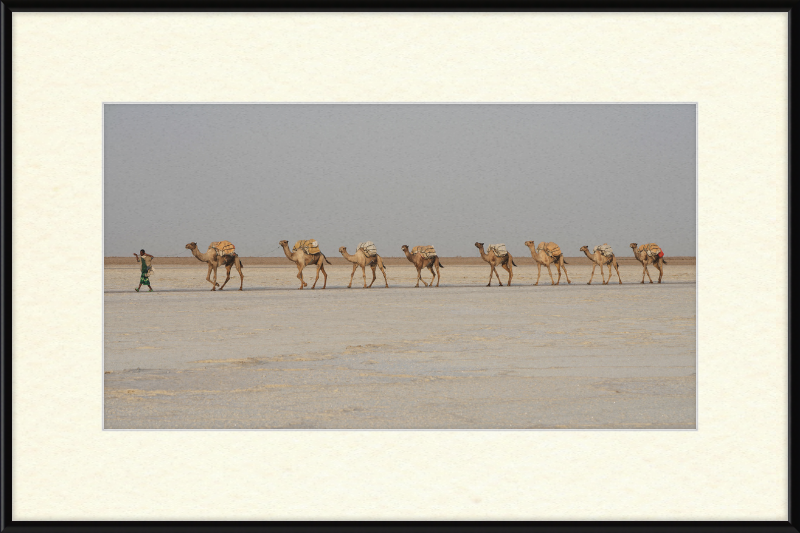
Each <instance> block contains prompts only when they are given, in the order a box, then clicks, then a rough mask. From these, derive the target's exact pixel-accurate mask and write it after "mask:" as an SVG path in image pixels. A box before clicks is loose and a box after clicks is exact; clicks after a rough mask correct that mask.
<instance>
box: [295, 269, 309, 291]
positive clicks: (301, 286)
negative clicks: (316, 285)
mask: <svg viewBox="0 0 800 533" xmlns="http://www.w3.org/2000/svg"><path fill="white" fill-rule="evenodd" d="M296 264H297V279H299V280H300V289H298V290H301V291H302V290H303V287H305V286H306V285H308V283H306V282H305V281H303V267H304V266H305V265H301V264H300V263H296Z"/></svg>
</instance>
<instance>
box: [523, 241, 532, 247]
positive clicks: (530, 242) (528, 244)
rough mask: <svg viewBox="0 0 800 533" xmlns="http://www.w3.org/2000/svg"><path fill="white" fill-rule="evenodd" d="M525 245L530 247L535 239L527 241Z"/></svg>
mask: <svg viewBox="0 0 800 533" xmlns="http://www.w3.org/2000/svg"><path fill="white" fill-rule="evenodd" d="M525 246H527V247H528V248H530V247H531V246H533V241H525Z"/></svg>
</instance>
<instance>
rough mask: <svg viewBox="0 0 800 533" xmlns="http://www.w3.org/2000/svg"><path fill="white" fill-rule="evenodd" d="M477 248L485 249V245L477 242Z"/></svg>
mask: <svg viewBox="0 0 800 533" xmlns="http://www.w3.org/2000/svg"><path fill="white" fill-rule="evenodd" d="M475 248H483V243H482V242H476V243H475Z"/></svg>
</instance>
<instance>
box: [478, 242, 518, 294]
mask: <svg viewBox="0 0 800 533" xmlns="http://www.w3.org/2000/svg"><path fill="white" fill-rule="evenodd" d="M475 247H476V248H477V249H478V251H479V252H480V253H481V259H483V260H484V261H486V262H487V263H489V266H491V267H492V269H491V270H490V271H489V284H488V285H486V286H487V287H491V286H492V274H494V275H495V276H497V283H499V284H500V286H501V287H502V286H503V282H502V281H500V274H498V273H497V270H495V267H497V266H498V265H499V266H501V267H503V268H504V269H506V271H507V272H508V286H509V287H510V286H511V278H513V277H514V272H513V267H512V265H513V266H517V264H516V263H515V262H514V258H513V257H511V254H510V253H507V254H506V255H503V256H497V255H495V253H494V248H489V253H488V254H487V253H485V252H484V251H483V243H482V242H476V243H475Z"/></svg>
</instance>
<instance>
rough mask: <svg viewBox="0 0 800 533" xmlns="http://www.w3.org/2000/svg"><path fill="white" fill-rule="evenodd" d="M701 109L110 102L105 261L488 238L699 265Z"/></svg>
mask: <svg viewBox="0 0 800 533" xmlns="http://www.w3.org/2000/svg"><path fill="white" fill-rule="evenodd" d="M695 120H696V117H695V106H694V105H686V104H681V105H676V104H668V105H653V104H635V105H614V104H601V105H594V104H591V105H576V104H560V105H556V104H541V105H540V104H511V105H509V104H502V105H498V104H455V105H454V104H299V105H298V104H266V105H265V104H210V105H201V104H167V105H164V104H107V105H106V106H105V118H104V128H105V135H104V137H105V138H104V165H105V168H104V195H105V205H104V216H105V221H104V243H105V250H104V253H105V255H106V256H125V255H131V254H132V253H133V252H138V251H139V249H141V248H144V249H145V250H147V252H148V253H152V254H153V255H155V256H163V255H185V256H187V257H188V256H189V252H188V251H187V250H185V249H184V245H185V244H186V243H188V242H191V241H196V242H197V244H198V246H199V247H200V249H201V250H205V249H206V248H207V246H208V244H209V243H210V242H212V241H220V240H228V241H231V242H232V243H234V244H235V245H236V251H237V252H238V253H239V255H241V256H242V257H247V256H265V255H269V256H279V255H282V254H283V252H282V251H281V250H280V249H276V248H277V246H278V241H279V240H281V239H286V240H288V241H289V242H290V244H293V243H294V241H296V240H298V239H310V238H313V239H317V241H319V245H320V248H321V249H322V251H323V253H325V254H326V255H327V256H329V257H338V256H339V253H338V248H339V247H340V246H343V245H344V246H347V247H348V251H350V253H354V252H355V247H356V245H357V244H358V243H359V242H361V241H367V240H370V241H374V242H375V244H376V245H377V247H378V252H379V253H380V254H381V255H384V256H387V257H391V256H399V255H401V254H402V252H401V250H400V247H401V246H402V245H403V244H407V245H409V246H416V245H419V244H432V245H434V246H435V247H436V251H437V252H438V253H439V255H441V256H443V257H444V256H456V255H462V256H477V254H478V252H477V250H476V249H475V246H474V243H475V241H480V242H485V243H486V244H493V243H501V242H502V243H505V244H506V246H507V247H508V249H509V251H510V252H511V253H512V254H513V255H523V256H529V255H530V254H529V251H528V249H527V247H525V245H524V242H525V241H526V240H534V241H536V242H538V241H540V240H543V241H554V242H556V243H558V244H559V246H560V247H561V248H562V250H563V251H564V253H565V254H566V255H567V256H574V255H580V253H581V252H580V251H579V248H580V247H581V246H583V245H588V246H589V247H590V248H593V247H594V246H595V245H597V244H602V243H604V242H607V243H608V244H610V245H611V246H612V247H613V248H614V250H615V252H617V255H620V256H629V255H631V250H630V248H628V244H629V243H631V242H638V243H640V244H642V243H648V242H656V243H658V244H659V245H660V246H661V247H662V248H663V249H664V252H665V254H666V255H667V256H669V255H695V243H696V238H695V214H696V213H695V211H696V205H695V198H696V196H695V191H696V188H695V162H696V154H695Z"/></svg>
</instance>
